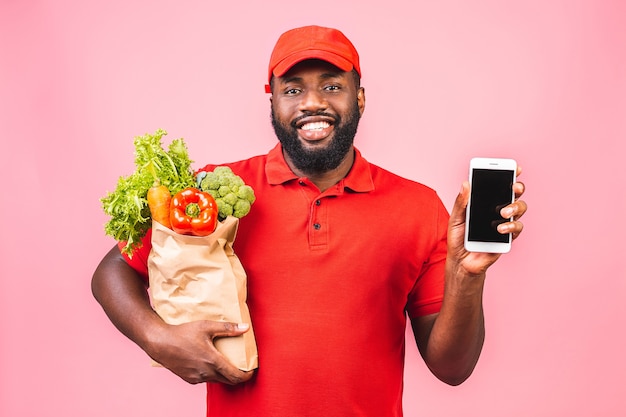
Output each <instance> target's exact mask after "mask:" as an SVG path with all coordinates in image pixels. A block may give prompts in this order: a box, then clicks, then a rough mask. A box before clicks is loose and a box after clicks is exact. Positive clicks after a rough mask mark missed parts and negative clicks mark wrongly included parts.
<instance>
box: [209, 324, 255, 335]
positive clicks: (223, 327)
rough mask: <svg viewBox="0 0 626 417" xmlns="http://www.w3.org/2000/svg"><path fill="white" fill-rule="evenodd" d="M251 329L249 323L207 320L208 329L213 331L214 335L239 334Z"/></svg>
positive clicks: (210, 331)
mask: <svg viewBox="0 0 626 417" xmlns="http://www.w3.org/2000/svg"><path fill="white" fill-rule="evenodd" d="M248 330H250V325H249V324H248V323H232V322H218V321H207V322H206V331H207V332H209V333H211V334H212V335H213V337H221V336H239V335H241V334H244V333H245V332H247V331H248Z"/></svg>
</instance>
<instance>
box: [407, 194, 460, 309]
mask: <svg viewBox="0 0 626 417" xmlns="http://www.w3.org/2000/svg"><path fill="white" fill-rule="evenodd" d="M449 217H450V216H449V214H448V212H447V211H446V209H445V207H444V205H443V203H442V202H441V200H439V201H438V204H437V209H436V210H435V214H434V218H433V226H434V227H433V228H432V229H431V233H432V234H433V239H432V245H431V250H430V254H429V255H428V257H427V261H426V262H425V263H424V265H423V266H422V270H421V273H420V276H419V277H418V279H417V280H416V282H415V285H414V287H413V289H412V290H411V292H410V293H409V299H408V303H407V308H406V310H407V314H408V315H409V318H414V317H420V316H426V315H429V314H434V313H438V312H439V310H440V309H441V304H442V302H443V291H444V284H445V268H446V257H447V253H448V242H447V236H448V219H449Z"/></svg>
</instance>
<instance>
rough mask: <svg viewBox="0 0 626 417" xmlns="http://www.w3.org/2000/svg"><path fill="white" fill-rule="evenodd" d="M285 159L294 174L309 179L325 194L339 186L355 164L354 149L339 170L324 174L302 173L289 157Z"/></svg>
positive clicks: (347, 154) (348, 153)
mask: <svg viewBox="0 0 626 417" xmlns="http://www.w3.org/2000/svg"><path fill="white" fill-rule="evenodd" d="M284 157H285V161H286V162H287V165H288V166H289V168H291V170H292V171H293V173H294V174H296V175H297V176H299V177H307V178H308V179H309V180H311V182H312V183H313V184H315V186H316V187H317V188H318V189H319V190H320V191H322V192H323V191H326V190H327V189H329V188H330V187H332V186H333V185H335V184H337V183H338V182H339V181H341V180H342V179H344V178H345V177H346V175H348V172H350V169H351V168H352V164H353V163H354V148H351V149H350V150H349V151H348V152H347V153H346V156H345V157H344V158H343V160H342V161H341V163H340V164H339V166H337V168H335V169H331V170H328V171H324V172H315V173H310V172H304V171H301V170H299V169H298V168H296V167H295V166H294V164H293V162H292V161H291V159H290V158H289V155H287V154H284Z"/></svg>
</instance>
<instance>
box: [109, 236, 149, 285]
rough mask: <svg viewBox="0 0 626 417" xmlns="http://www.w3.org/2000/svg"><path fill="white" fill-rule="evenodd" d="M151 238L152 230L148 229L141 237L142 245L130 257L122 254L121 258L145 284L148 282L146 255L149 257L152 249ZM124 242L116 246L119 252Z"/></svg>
mask: <svg viewBox="0 0 626 417" xmlns="http://www.w3.org/2000/svg"><path fill="white" fill-rule="evenodd" d="M151 237H152V229H148V232H147V233H146V235H145V236H144V237H143V239H142V240H141V241H142V245H141V246H140V247H138V248H136V249H135V250H134V251H133V253H132V256H129V255H127V254H125V253H123V252H122V256H123V257H124V259H125V260H126V263H127V264H128V265H129V266H130V267H131V268H133V269H134V270H135V271H136V272H137V273H138V274H139V275H140V276H141V277H142V278H143V279H144V280H145V281H146V282H147V281H148V255H150V250H151V249H152V243H151ZM125 244H126V242H119V243H118V244H117V246H118V248H120V251H121V250H122V248H123V247H124V245H125Z"/></svg>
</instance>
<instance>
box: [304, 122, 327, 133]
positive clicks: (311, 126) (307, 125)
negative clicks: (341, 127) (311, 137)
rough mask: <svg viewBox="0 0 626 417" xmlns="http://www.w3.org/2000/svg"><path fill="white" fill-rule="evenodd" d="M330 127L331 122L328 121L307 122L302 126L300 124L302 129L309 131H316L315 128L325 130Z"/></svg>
mask: <svg viewBox="0 0 626 417" xmlns="http://www.w3.org/2000/svg"><path fill="white" fill-rule="evenodd" d="M328 127H330V123H328V122H311V123H305V124H303V125H302V126H300V129H302V130H307V131H315V130H318V131H319V130H323V129H326V128H328Z"/></svg>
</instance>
